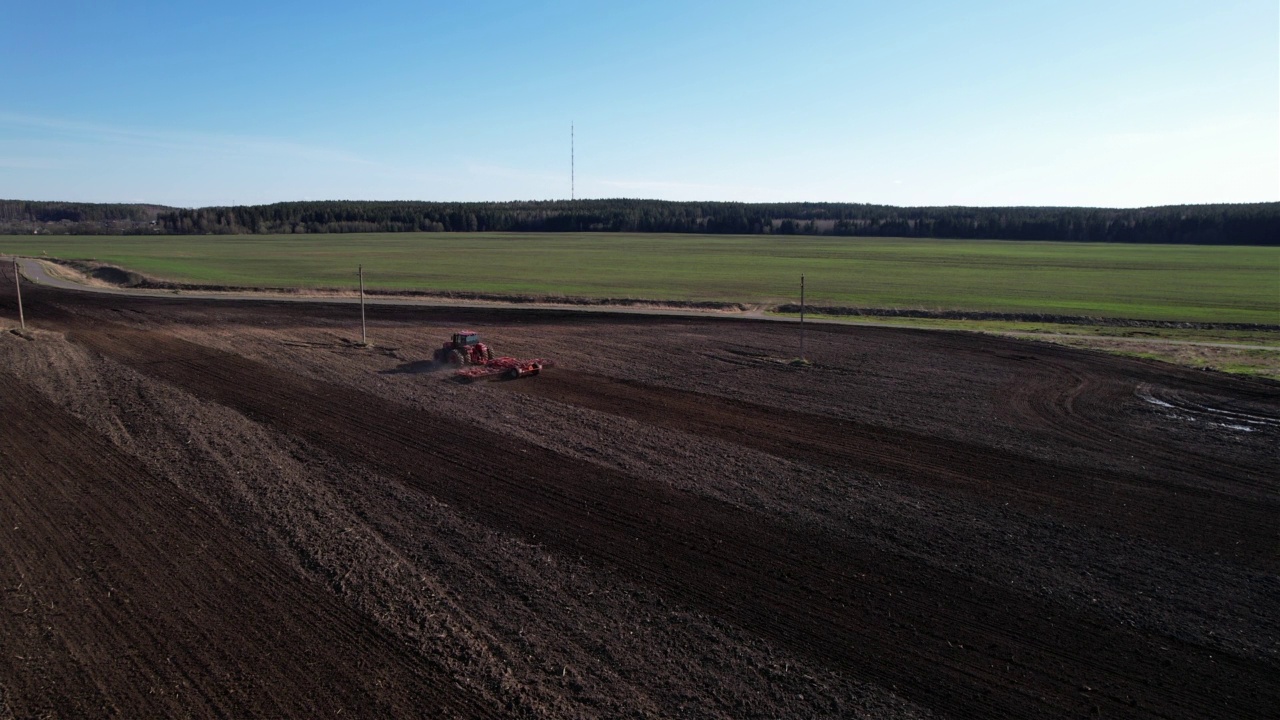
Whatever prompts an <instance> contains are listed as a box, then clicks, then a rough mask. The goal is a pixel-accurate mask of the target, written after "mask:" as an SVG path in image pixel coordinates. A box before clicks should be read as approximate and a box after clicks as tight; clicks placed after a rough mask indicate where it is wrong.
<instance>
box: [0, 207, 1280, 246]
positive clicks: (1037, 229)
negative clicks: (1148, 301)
mask: <svg viewBox="0 0 1280 720" xmlns="http://www.w3.org/2000/svg"><path fill="white" fill-rule="evenodd" d="M24 229H25V230H24ZM14 231H18V232H22V231H25V232H32V231H35V232H60V231H61V232H67V233H83V232H115V233H156V234H177V235H184V234H249V233H272V234H277V233H278V234H292V233H351V232H636V233H711V234H747V235H750V234H774V235H839V236H873V237H913V238H960V239H997V240H1059V241H1074V242H1117V243H1188V244H1208V245H1217V244H1230V245H1280V203H1247V204H1220V205H1169V206H1162V207H1150V208H1136V209H1114V208H1080V207H895V206H891V205H868V204H859V203H734V202H671V201H662V200H625V199H619V200H576V201H567V200H553V201H524V202H478V203H466V202H447V203H446V202H416V201H396V202H382V201H318V202H285V203H275V204H271V205H254V206H237V207H206V208H194V209H181V208H166V207H162V206H155V205H102V204H86V203H37V202H26V201H14V200H4V201H0V232H14Z"/></svg>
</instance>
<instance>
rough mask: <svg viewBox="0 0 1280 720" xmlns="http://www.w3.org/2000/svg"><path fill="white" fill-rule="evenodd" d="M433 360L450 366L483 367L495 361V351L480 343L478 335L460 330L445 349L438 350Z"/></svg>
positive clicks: (446, 344) (445, 345)
mask: <svg viewBox="0 0 1280 720" xmlns="http://www.w3.org/2000/svg"><path fill="white" fill-rule="evenodd" d="M433 359H434V360H435V361H436V362H438V363H449V364H450V365H483V364H485V363H486V362H488V361H490V360H492V359H493V351H492V350H490V349H489V346H488V345H485V344H484V343H482V342H480V335H479V334H478V333H475V332H472V331H470V330H460V331H458V332H456V333H454V334H453V339H451V340H449V342H446V343H445V344H444V347H440V348H436V352H435V356H434V357H433Z"/></svg>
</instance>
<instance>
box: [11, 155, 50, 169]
mask: <svg viewBox="0 0 1280 720" xmlns="http://www.w3.org/2000/svg"><path fill="white" fill-rule="evenodd" d="M60 167H65V166H64V164H63V163H61V162H58V161H57V160H53V159H50V158H22V157H0V168H8V169H11V170H53V169H56V168H60Z"/></svg>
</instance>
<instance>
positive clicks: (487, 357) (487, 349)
mask: <svg viewBox="0 0 1280 720" xmlns="http://www.w3.org/2000/svg"><path fill="white" fill-rule="evenodd" d="M484 359H485V360H492V359H493V348H491V347H488V346H486V347H485V349H484Z"/></svg>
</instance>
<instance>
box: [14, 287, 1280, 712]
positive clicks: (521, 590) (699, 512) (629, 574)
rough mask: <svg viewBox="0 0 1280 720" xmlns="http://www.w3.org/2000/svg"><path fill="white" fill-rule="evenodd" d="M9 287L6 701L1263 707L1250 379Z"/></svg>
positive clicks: (1033, 348)
mask: <svg viewBox="0 0 1280 720" xmlns="http://www.w3.org/2000/svg"><path fill="white" fill-rule="evenodd" d="M0 283H3V279H0ZM26 298H27V300H28V320H29V323H30V324H31V326H32V327H34V328H35V330H34V331H33V336H32V337H33V338H34V339H32V340H23V339H21V338H18V337H16V336H13V335H11V334H0V392H2V393H3V394H2V395H0V412H2V413H3V417H4V418H5V432H4V433H3V435H2V436H0V482H2V483H3V485H2V487H0V497H2V498H3V504H2V506H3V507H8V508H10V510H9V513H10V514H11V515H12V518H11V520H12V521H10V518H6V519H5V525H4V526H3V527H0V530H3V531H4V537H5V540H4V541H3V542H0V554H3V556H4V558H5V563H4V564H3V565H0V587H3V588H4V590H5V601H6V607H7V609H8V610H9V613H10V618H11V621H10V622H7V623H4V624H3V625H0V646H3V647H4V648H5V650H6V657H4V658H2V659H0V702H2V704H0V716H3V714H4V713H3V711H5V710H7V711H8V712H9V713H11V714H13V715H16V716H20V717H25V716H38V715H40V714H41V713H50V712H52V713H56V714H58V715H60V716H99V715H117V716H121V715H123V716H138V715H161V716H184V717H186V716H192V717H206V716H210V717H218V716H237V717H239V716H249V715H255V716H261V715H266V716H277V715H283V716H295V717H310V716H313V715H333V714H337V712H338V711H339V710H342V711H343V712H344V716H345V715H346V714H348V713H354V714H355V715H356V716H365V717H368V716H437V715H447V716H462V717H471V716H486V715H494V716H514V717H547V718H560V717H583V718H585V717H601V716H607V717H630V716H636V717H670V716H689V717H722V718H739V717H761V718H763V717H923V716H930V715H936V716H941V717H981V718H988V717H1020V718H1021V717H1088V716H1091V715H1092V716H1104V717H1107V716H1110V717H1115V716H1119V717H1188V718H1192V717H1258V718H1262V717H1274V716H1275V714H1276V712H1277V710H1278V709H1280V683H1278V682H1277V678H1280V612H1277V611H1278V610H1280V576H1278V572H1280V492H1278V488H1277V480H1276V478H1277V476H1280V472H1277V471H1280V450H1278V448H1280V443H1278V442H1277V440H1280V388H1278V387H1277V386H1276V385H1274V384H1270V383H1266V382H1257V381H1247V380H1241V379H1237V378H1231V377H1225V376H1220V375H1217V374H1212V373H1197V372H1195V371H1190V370H1184V369H1179V368H1175V367H1172V366H1167V365H1162V364H1158V363H1152V362H1144V361H1136V360H1127V359H1122V358H1115V357H1109V356H1103V355H1098V354H1092V353H1087V352H1080V351H1075V350H1070V349H1066V348H1062V347H1057V346H1050V345H1042V344H1034V343H1027V342H1019V341H1013V340H1002V339H995V338H990V337H984V336H976V335H967V334H959V333H942V332H923V331H904V330H894V329H882V328H862V327H859V328H847V327H838V326H829V327H823V328H819V329H816V330H814V329H811V330H810V334H809V343H808V347H809V355H810V358H811V360H812V361H813V363H812V364H811V365H809V366H795V365H791V364H789V363H788V361H789V360H790V359H791V356H792V355H793V354H794V351H793V350H792V348H793V347H794V344H795V339H796V338H795V337H794V330H793V329H792V328H788V327H786V326H781V325H778V324H776V323H753V322H749V321H739V320H734V321H727V320H712V319H707V320H703V319H690V318H670V317H646V316H633V315H628V316H622V315H600V314H578V313H573V312H570V311H545V310H542V311H539V310H494V309H476V308H473V309H441V308H413V307H373V308H371V310H370V315H369V318H370V325H369V332H370V339H371V340H372V341H373V343H374V347H373V348H360V347H358V346H357V345H356V344H355V342H354V341H355V340H357V339H358V337H359V323H358V316H355V317H352V315H353V310H352V309H351V308H347V307H343V306H339V305H325V304H322V303H316V304H296V303H294V304H284V303H279V304H276V303H269V302H222V303H217V302H210V301H185V300H182V299H178V298H172V299H167V298H166V299H136V300H130V299H122V298H118V297H109V298H103V297H98V296H94V295H90V294H77V293H68V292H53V291H49V290H44V289H38V288H33V289H31V290H30V291H29V292H28V293H27V294H26ZM12 305H13V303H12V298H10V297H8V296H0V317H8V315H9V312H8V310H9V308H10V307H11V306H12ZM457 326H466V327H468V328H471V329H475V330H478V331H480V332H481V333H482V334H483V335H484V336H485V339H486V340H487V341H489V342H491V343H493V344H494V345H495V346H496V347H497V349H498V350H499V351H500V352H501V353H503V354H511V355H517V356H542V357H551V358H554V359H555V360H556V361H557V366H556V367H555V368H553V369H551V370H548V371H546V372H545V373H544V374H543V375H541V376H538V377H534V378H530V379H525V380H519V381H511V382H493V383H477V384H473V385H462V384H459V383H456V382H454V381H452V379H451V378H450V377H449V375H448V373H447V372H444V371H439V370H437V369H436V368H434V367H433V366H431V365H430V364H429V363H426V362H424V359H426V358H430V356H431V348H432V347H433V346H434V345H435V344H436V343H438V342H439V341H440V340H441V339H443V338H444V337H446V336H447V333H448V331H449V330H450V329H453V328H455V327H457ZM10 527H12V528H15V529H13V530H10V529H9V528H10ZM156 693H159V694H158V695H157V694H156Z"/></svg>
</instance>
